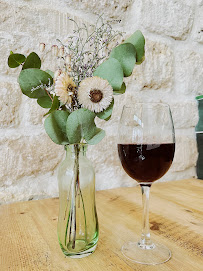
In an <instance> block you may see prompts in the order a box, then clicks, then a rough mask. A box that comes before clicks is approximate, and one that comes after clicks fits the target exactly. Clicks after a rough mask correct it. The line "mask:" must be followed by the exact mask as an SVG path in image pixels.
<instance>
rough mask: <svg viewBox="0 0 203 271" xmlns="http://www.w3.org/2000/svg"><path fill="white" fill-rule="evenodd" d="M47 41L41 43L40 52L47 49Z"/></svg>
mask: <svg viewBox="0 0 203 271" xmlns="http://www.w3.org/2000/svg"><path fill="white" fill-rule="evenodd" d="M45 46H46V45H45V43H43V42H41V43H40V44H39V50H40V52H44V50H45Z"/></svg>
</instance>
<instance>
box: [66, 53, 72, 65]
mask: <svg viewBox="0 0 203 271" xmlns="http://www.w3.org/2000/svg"><path fill="white" fill-rule="evenodd" d="M65 63H66V64H67V65H70V64H71V55H67V56H66V58H65Z"/></svg>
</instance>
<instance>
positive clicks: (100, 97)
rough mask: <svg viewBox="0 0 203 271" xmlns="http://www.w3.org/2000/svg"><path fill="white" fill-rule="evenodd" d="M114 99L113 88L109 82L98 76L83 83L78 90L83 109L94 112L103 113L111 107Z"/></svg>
mask: <svg viewBox="0 0 203 271" xmlns="http://www.w3.org/2000/svg"><path fill="white" fill-rule="evenodd" d="M112 99H113V88H112V87H111V85H110V84H109V82H108V81H107V80H104V79H102V78H100V77H98V76H93V77H89V78H86V79H84V80H82V81H81V83H80V86H79V89H78V101H79V103H80V104H81V105H82V107H84V108H87V109H89V110H90V111H93V112H96V113H98V112H102V111H103V110H105V109H106V108H108V107H109V105H110V103H111V101H112Z"/></svg>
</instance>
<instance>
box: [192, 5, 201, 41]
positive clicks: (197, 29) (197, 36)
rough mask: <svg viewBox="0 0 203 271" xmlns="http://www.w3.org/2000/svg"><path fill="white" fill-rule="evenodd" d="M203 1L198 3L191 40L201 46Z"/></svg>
mask: <svg viewBox="0 0 203 271" xmlns="http://www.w3.org/2000/svg"><path fill="white" fill-rule="evenodd" d="M202 14H203V1H199V7H198V8H197V11H196V14H195V24H194V27H193V34H192V36H193V39H194V41H196V42H199V43H201V44H203V16H202Z"/></svg>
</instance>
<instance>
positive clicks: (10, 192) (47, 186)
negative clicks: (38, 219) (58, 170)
mask: <svg viewBox="0 0 203 271" xmlns="http://www.w3.org/2000/svg"><path fill="white" fill-rule="evenodd" d="M57 196H58V183H57V176H56V174H54V175H52V173H51V172H49V173H47V174H41V175H38V176H37V177H35V176H26V177H23V178H21V179H19V180H18V182H16V183H14V184H12V185H10V184H9V182H5V184H4V186H2V187H1V186H0V204H5V203H10V202H14V201H21V200H22V201H25V200H37V199H42V198H48V197H49V198H50V197H57Z"/></svg>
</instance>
